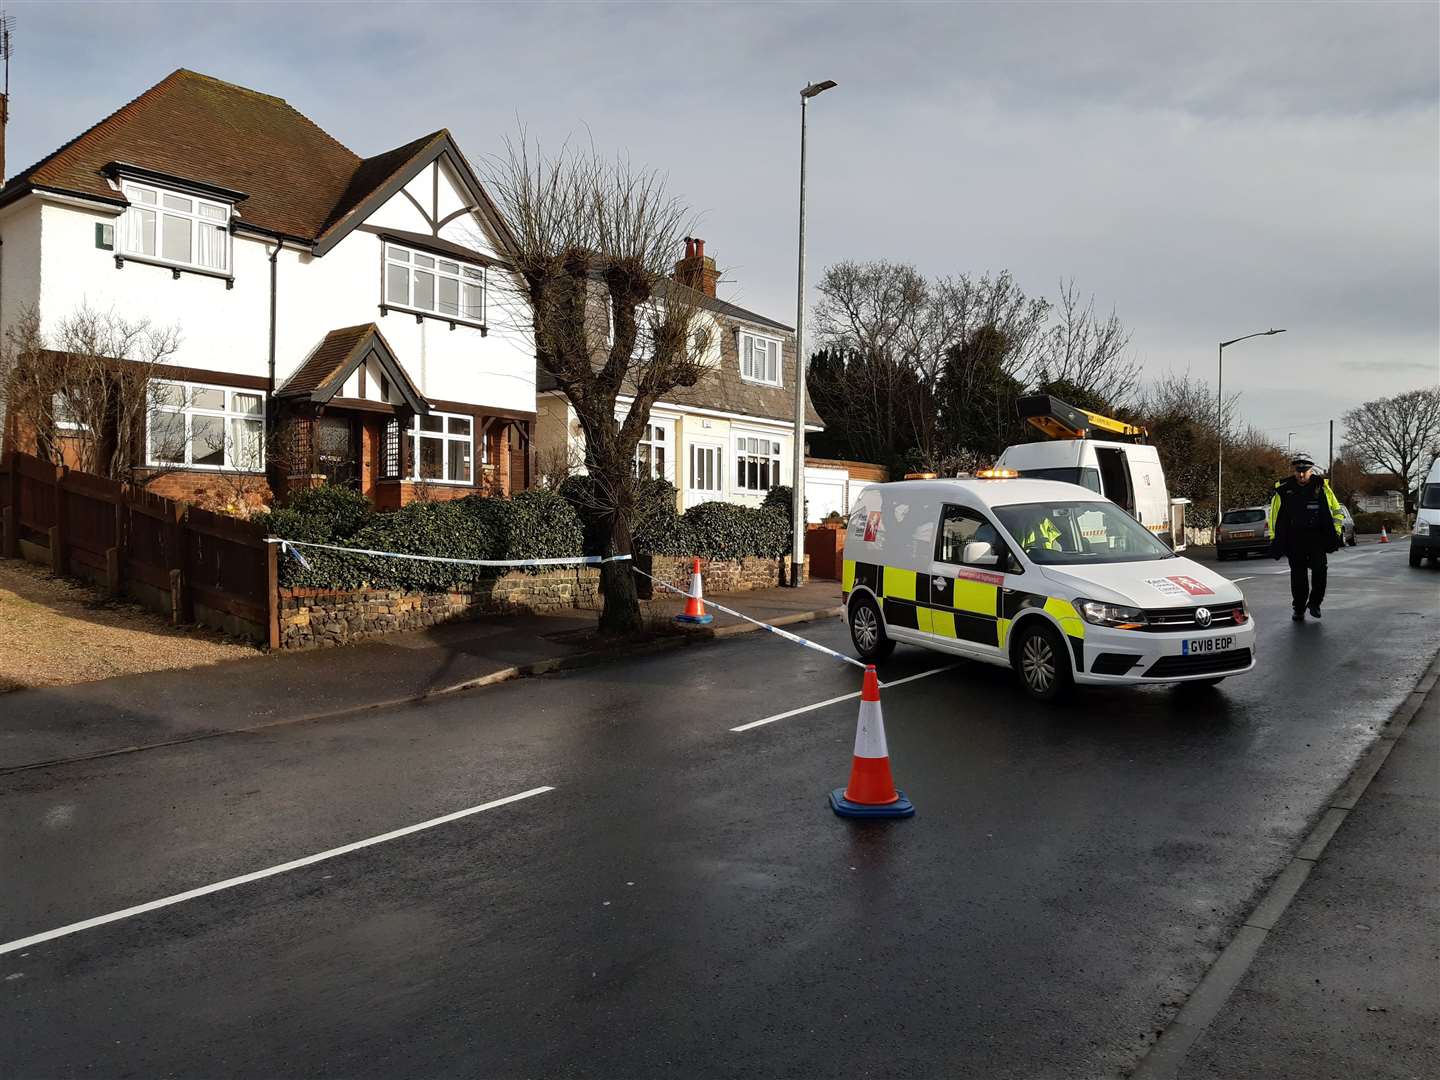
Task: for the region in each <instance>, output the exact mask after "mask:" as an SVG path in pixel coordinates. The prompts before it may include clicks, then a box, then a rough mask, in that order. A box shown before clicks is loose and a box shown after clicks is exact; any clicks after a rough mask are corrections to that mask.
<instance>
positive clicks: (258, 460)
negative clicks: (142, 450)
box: [146, 381, 265, 472]
mask: <svg viewBox="0 0 1440 1080" xmlns="http://www.w3.org/2000/svg"><path fill="white" fill-rule="evenodd" d="M148 419H149V423H148V424H147V425H146V461H147V463H148V464H150V465H157V466H176V465H180V466H184V467H185V468H191V469H240V470H244V471H245V472H259V471H261V470H262V469H264V467H265V395H264V394H262V393H260V392H258V391H254V390H234V389H231V388H229V387H225V386H206V385H204V384H201V383H183V382H170V381H164V382H159V381H157V382H152V383H151V384H150V410H149V418H148Z"/></svg>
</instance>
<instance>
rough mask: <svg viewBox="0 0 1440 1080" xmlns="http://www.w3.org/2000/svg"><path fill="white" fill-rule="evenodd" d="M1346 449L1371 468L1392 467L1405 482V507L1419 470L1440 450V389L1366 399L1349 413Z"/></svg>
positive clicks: (1410, 506)
mask: <svg viewBox="0 0 1440 1080" xmlns="http://www.w3.org/2000/svg"><path fill="white" fill-rule="evenodd" d="M1345 433H1346V444H1347V450H1348V449H1353V450H1354V452H1355V453H1356V454H1357V455H1358V457H1359V459H1360V461H1361V463H1363V464H1364V465H1365V466H1366V467H1367V468H1368V469H1370V470H1371V471H1372V472H1391V473H1394V474H1395V475H1396V476H1398V477H1399V478H1400V480H1401V482H1402V483H1403V485H1404V487H1405V508H1406V510H1407V511H1409V510H1412V509H1413V508H1414V507H1413V500H1412V499H1411V498H1410V492H1411V490H1412V489H1413V488H1414V486H1415V485H1416V483H1417V482H1418V481H1419V476H1418V473H1419V472H1420V470H1421V469H1423V468H1424V467H1426V466H1428V465H1429V464H1430V462H1431V461H1432V460H1434V458H1435V456H1436V455H1437V454H1440V388H1436V387H1430V388H1428V389H1424V390H1410V391H1407V392H1406V393H1403V394H1396V395H1395V396H1394V397H1389V398H1376V399H1375V400H1374V401H1367V402H1365V404H1363V405H1361V406H1360V407H1359V408H1358V409H1351V410H1350V411H1349V412H1347V413H1346V414H1345Z"/></svg>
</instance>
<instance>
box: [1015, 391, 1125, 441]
mask: <svg viewBox="0 0 1440 1080" xmlns="http://www.w3.org/2000/svg"><path fill="white" fill-rule="evenodd" d="M1017 404H1018V406H1019V409H1020V418H1021V419H1022V420H1027V421H1029V423H1030V424H1031V425H1032V426H1034V427H1036V428H1038V429H1039V430H1040V431H1042V432H1044V433H1045V434H1046V435H1047V436H1049V437H1050V438H1052V439H1109V440H1111V441H1113V442H1137V443H1138V442H1143V441H1144V440H1145V437H1146V436H1147V435H1148V434H1149V432H1147V431H1146V430H1145V429H1144V428H1143V427H1140V426H1139V425H1137V424H1127V423H1126V422H1125V421H1123V420H1115V419H1113V418H1112V417H1109V416H1101V415H1100V414H1099V413H1093V412H1090V411H1089V410H1088V409H1080V408H1076V407H1075V406H1074V405H1071V404H1068V403H1067V402H1064V401H1061V400H1060V399H1059V398H1057V397H1051V396H1050V395H1049V394H1030V395H1027V396H1026V397H1022V398H1021V399H1020V400H1019V402H1017Z"/></svg>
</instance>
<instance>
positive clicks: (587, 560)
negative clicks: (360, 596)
mask: <svg viewBox="0 0 1440 1080" xmlns="http://www.w3.org/2000/svg"><path fill="white" fill-rule="evenodd" d="M265 543H267V544H279V545H280V553H281V554H282V555H284V554H287V553H288V554H290V555H293V556H294V557H295V559H296V560H298V561H299V563H300V565H301V566H303V567H304V568H305V569H306V570H309V569H310V563H309V561H308V560H307V559H306V558H305V556H304V555H302V554H301V553H300V551H299V550H298V549H300V548H302V547H308V548H323V549H325V550H326V551H343V552H344V553H345V554H347V555H378V556H380V557H382V558H386V559H409V560H410V561H411V562H436V563H453V564H455V565H459V566H494V567H501V566H504V567H518V568H520V569H526V568H529V567H536V566H599V565H600V564H601V563H609V562H628V561H629V560H630V559H631V558H633V556H630V555H570V556H566V557H564V558H558V559H457V558H452V557H450V556H448V555H410V554H407V553H405V552H403V551H376V550H375V549H374V548H356V547H343V546H341V545H340V544H319V543H313V542H311V541H309V540H286V539H283V538H281V537H278V536H269V537H266V538H265Z"/></svg>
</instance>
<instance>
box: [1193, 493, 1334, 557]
mask: <svg viewBox="0 0 1440 1080" xmlns="http://www.w3.org/2000/svg"><path fill="white" fill-rule="evenodd" d="M1269 516H1270V508H1269V507H1267V506H1244V507H1240V508H1239V509H1236V510H1226V511H1225V514H1224V516H1223V517H1221V519H1220V529H1219V531H1218V534H1217V535H1216V537H1215V554H1216V556H1217V557H1218V558H1221V559H1229V558H1232V557H1234V556H1239V557H1240V558H1242V559H1243V558H1245V556H1246V555H1249V554H1250V553H1251V552H1259V553H1260V554H1262V555H1263V554H1265V553H1266V552H1267V551H1269V550H1270V523H1269V521H1268V518H1269ZM1350 530H1351V533H1352V535H1353V533H1354V530H1355V523H1354V522H1353V521H1352V522H1351V523H1350Z"/></svg>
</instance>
